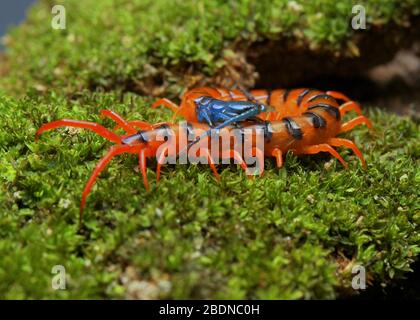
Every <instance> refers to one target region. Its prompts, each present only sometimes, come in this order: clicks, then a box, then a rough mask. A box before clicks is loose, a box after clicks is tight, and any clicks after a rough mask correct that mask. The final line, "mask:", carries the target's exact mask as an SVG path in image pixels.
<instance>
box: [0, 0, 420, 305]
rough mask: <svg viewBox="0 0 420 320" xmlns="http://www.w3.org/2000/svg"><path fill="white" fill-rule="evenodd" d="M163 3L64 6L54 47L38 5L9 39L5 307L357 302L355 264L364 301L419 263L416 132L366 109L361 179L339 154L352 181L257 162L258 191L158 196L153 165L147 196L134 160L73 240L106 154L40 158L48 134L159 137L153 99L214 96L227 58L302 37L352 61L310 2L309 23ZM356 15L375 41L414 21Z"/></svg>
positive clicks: (62, 152)
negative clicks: (35, 303)
mask: <svg viewBox="0 0 420 320" xmlns="http://www.w3.org/2000/svg"><path fill="white" fill-rule="evenodd" d="M168 3H169V2H168V1H163V0H159V1H131V2H127V1H117V0H112V1H111V0H108V1H84V2H83V4H81V3H80V2H78V1H66V2H65V6H66V9H67V15H68V17H67V26H68V28H67V29H66V30H63V31H57V30H51V29H50V15H51V13H50V11H51V10H50V5H51V4H50V2H49V1H42V2H40V3H39V4H37V5H36V6H35V7H34V8H33V9H32V10H31V13H30V14H29V17H28V20H27V21H26V22H25V23H24V24H23V25H22V26H20V27H18V28H17V29H14V30H12V31H11V34H10V35H9V36H8V37H7V41H6V42H7V43H8V51H7V68H4V70H7V73H8V76H6V77H4V78H3V79H2V80H1V87H2V89H1V90H2V91H0V117H1V118H0V121H1V124H2V126H1V127H0V145H1V148H0V181H1V184H0V188H1V189H0V226H1V228H0V235H1V236H0V256H1V257H2V258H1V259H0V297H1V298H47V299H48V298H230V299H234V298H267V299H278V298H286V299H294V298H308V299H310V298H324V299H325V298H335V297H342V296H347V295H348V294H354V293H355V290H353V289H352V288H351V280H352V276H353V275H352V273H351V272H352V268H353V267H354V266H355V265H358V264H360V265H363V266H365V267H366V272H367V279H368V285H370V284H382V285H384V286H386V285H389V284H390V283H392V282H393V281H394V280H395V279H399V278H402V277H404V276H405V275H406V274H407V273H408V272H409V271H410V265H411V264H412V263H413V261H415V259H416V258H417V256H418V254H419V252H420V230H419V223H420V210H419V201H418V199H419V196H420V194H419V193H420V192H419V189H418V185H419V183H420V172H419V170H418V168H419V150H420V148H419V139H420V133H419V132H420V131H419V125H418V123H416V122H414V121H413V120H412V119H410V118H408V117H399V116H396V115H393V114H390V113H386V112H384V111H381V110H380V109H377V108H376V107H375V106H367V108H366V113H367V115H368V116H369V117H370V118H371V119H372V121H373V123H374V125H375V130H374V131H373V132H369V131H368V130H367V128H364V127H358V128H357V129H355V130H353V131H352V132H349V133H347V134H346V135H345V136H347V137H349V138H350V139H352V140H354V141H355V142H356V143H357V145H358V146H359V147H360V149H361V150H362V151H363V153H364V154H365V157H366V160H367V161H368V167H367V169H366V170H363V169H362V167H361V166H360V163H359V162H358V160H357V158H356V157H355V156H354V155H353V154H351V153H346V152H345V151H344V150H343V151H342V152H341V153H342V154H343V156H344V158H345V160H346V161H348V162H349V163H350V169H349V170H345V169H343V168H342V167H341V166H340V164H339V162H337V161H336V160H333V159H330V158H329V157H328V156H325V155H324V156H323V155H317V156H305V157H300V158H297V157H295V156H293V155H291V154H288V155H287V157H286V159H285V160H286V161H285V166H284V167H283V168H282V169H280V170H279V169H277V168H276V167H275V163H274V161H272V159H267V160H266V167H267V169H266V172H265V174H264V176H263V177H258V178H255V179H251V180H250V179H247V177H246V176H245V174H244V173H243V172H242V170H241V169H240V168H237V167H236V166H234V165H232V166H221V167H220V168H219V171H220V173H221V182H220V183H217V182H216V180H215V179H214V177H213V176H212V173H211V170H210V169H209V168H208V167H206V166H197V165H188V166H185V165H176V166H167V167H164V169H163V173H162V179H161V182H160V183H159V185H157V184H156V183H155V182H153V181H154V178H155V173H154V170H153V168H154V166H155V163H154V162H153V161H151V162H150V164H149V170H148V172H147V174H148V176H149V179H150V181H151V190H150V191H149V192H147V191H146V190H145V189H144V187H143V185H142V183H141V179H140V177H139V173H138V172H136V171H135V168H136V167H137V160H136V158H135V157H133V156H129V155H127V156H121V157H119V158H117V159H115V160H114V161H113V162H112V163H111V165H110V166H109V167H108V169H107V170H106V171H105V172H104V173H103V174H102V175H101V177H100V178H99V179H98V182H97V184H96V186H95V187H94V188H93V192H92V194H91V195H90V196H89V200H88V203H87V208H86V214H85V220H84V228H83V229H81V230H79V229H78V214H79V202H80V196H81V192H82V189H83V186H84V184H85V182H86V180H87V177H88V176H89V174H90V172H91V171H92V169H93V168H94V166H95V164H96V163H97V161H98V159H99V158H100V157H101V156H102V154H103V153H104V152H105V150H106V149H107V148H108V147H109V146H110V143H108V142H105V141H104V140H103V139H102V138H100V137H98V136H96V135H94V134H93V133H91V132H86V131H82V130H67V129H62V130H57V131H55V132H49V133H46V134H44V135H43V136H42V137H41V139H40V141H38V142H36V141H35V140H34V134H35V132H36V129H37V128H39V126H40V125H41V124H43V123H45V122H48V121H52V120H55V119H59V118H73V119H81V120H89V121H95V122H100V123H102V124H104V125H106V126H108V127H112V125H113V124H112V123H111V122H109V121H108V120H105V119H101V118H100V117H99V116H98V113H99V110H100V109H103V108H105V107H107V108H112V109H113V110H115V111H117V112H119V113H121V114H122V115H123V116H124V117H125V118H127V119H141V120H146V121H149V122H152V123H156V122H160V121H165V120H170V118H171V115H170V114H169V112H166V111H164V110H162V109H156V110H151V109H150V104H151V103H152V102H153V101H154V98H152V97H150V95H152V94H161V93H163V92H172V93H175V94H176V93H179V92H181V91H182V89H181V88H184V86H185V85H186V84H187V83H188V82H189V81H190V80H191V79H190V78H189V76H191V77H192V78H194V77H197V75H200V77H201V78H202V79H203V81H210V80H209V79H211V80H212V81H213V80H215V79H218V77H219V78H220V77H221V75H223V72H224V71H223V70H224V69H223V68H225V67H226V62H225V61H226V60H225V58H226V57H232V56H234V57H238V56H241V54H242V53H243V52H242V53H241V51H238V49H237V48H239V47H240V46H239V47H235V46H236V45H238V44H243V43H246V42H247V41H249V43H250V45H251V44H255V43H258V42H259V41H277V39H280V38H282V39H283V38H287V39H295V38H296V37H302V39H301V41H302V42H301V44H300V45H301V46H302V48H303V47H306V48H307V49H308V48H309V49H308V50H313V52H317V51H316V50H322V51H325V52H327V51H328V52H332V53H333V54H334V55H337V56H338V57H340V56H343V57H345V56H348V53H346V52H347V51H348V43H349V41H353V39H355V38H353V36H354V34H353V31H349V30H348V28H347V24H346V23H348V10H349V9H350V12H351V6H350V7H349V5H348V4H347V3H348V2H347V1H343V2H339V3H337V1H327V0H324V1H313V2H312V1H311V2H310V4H309V2H308V4H305V5H301V9H299V10H303V12H304V13H305V14H296V12H295V11H296V5H290V3H297V2H292V1H278V3H276V2H275V1H274V3H273V4H271V3H272V1H270V2H269V1H258V2H257V1H255V2H254V1H235V2H231V3H229V2H228V3H226V4H224V3H225V2H221V1H220V2H217V1H201V2H200V4H199V5H193V4H192V3H193V2H189V1H182V2H181V1H180V2H179V3H177V5H175V6H174V5H172V6H170V9H171V10H169V9H168V6H169V4H168ZM170 3H173V1H171V2H170ZM194 3H195V2H194ZM232 8H233V9H232ZM321 8H322V10H321ZM366 8H367V10H368V15H369V16H370V17H371V18H370V19H371V20H370V23H372V24H375V25H377V26H381V25H383V26H386V25H387V24H388V23H392V24H394V23H395V24H396V25H400V24H401V25H402V28H405V27H404V24H405V23H406V22H407V21H412V17H413V16H414V14H415V13H416V10H418V8H419V6H418V2H417V1H404V2H397V1H366ZM146 9H148V11H146ZM319 12H321V13H322V14H324V15H325V16H326V17H328V19H326V20H328V22H325V21H324V20H322V21H323V23H322V24H321V25H322V26H320V25H319V24H318V23H314V22H313V21H314V20H313V19H316V16H317V15H318V14H319ZM233 13H234V14H235V15H234V17H235V19H232V16H233ZM251 13H252V14H251ZM197 17H199V19H198V18H197ZM316 21H318V20H316ZM139 28H141V30H142V32H139ZM104 30H107V33H106V35H107V36H106V37H104V36H103V34H104ZM296 30H300V31H301V32H302V34H301V35H296V34H295V33H296ZM340 30H341V31H340ZM181 31H185V32H181ZM279 41H280V40H279ZM281 41H283V40H281ZM320 48H322V49H320ZM302 50H304V49H302ZM242 57H243V55H242ZM233 60H235V59H233ZM240 67H241V64H240V63H239V64H238V68H240ZM246 68H247V67H245V69H246ZM251 69H252V68H251ZM0 70H2V68H0ZM188 70H190V71H191V72H190V73H188ZM235 70H239V69H235ZM244 72H245V71H244ZM246 72H248V71H246ZM250 72H251V71H250ZM252 72H253V71H252ZM252 72H251V73H252ZM238 74H240V75H243V74H245V73H242V71H238ZM155 77H157V78H160V79H162V80H163V83H162V85H161V86H156V83H155ZM150 79H152V80H150ZM254 80H255V79H254ZM254 80H253V81H254ZM200 81H201V80H200ZM192 83H194V81H192ZM133 84H138V85H139V87H136V86H132V85H133ZM142 86H144V88H154V89H153V90H155V91H153V92H152V91H150V92H149V91H148V90H144V92H143V89H139V88H141V87H142ZM103 89H106V90H108V91H109V92H104V90H103ZM128 91H134V92H128ZM140 92H143V95H138V93H140ZM146 92H148V93H149V95H147V94H144V93H146ZM16 95H19V96H20V97H17V96H16ZM349 116H351V115H349ZM55 265H63V266H64V267H65V268H66V271H67V288H66V290H53V289H52V287H51V280H52V276H53V274H52V273H51V270H52V268H53V266H55Z"/></svg>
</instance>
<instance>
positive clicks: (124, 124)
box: [100, 109, 137, 134]
mask: <svg viewBox="0 0 420 320" xmlns="http://www.w3.org/2000/svg"><path fill="white" fill-rule="evenodd" d="M100 113H101V115H102V116H104V117H107V118H110V119H112V120H114V121H115V122H116V123H117V126H116V127H115V128H114V131H115V130H117V129H118V128H123V129H124V130H125V132H127V133H128V134H135V133H136V132H137V131H136V129H134V128H133V127H132V126H131V125H130V123H129V122H128V121H127V120H125V119H124V118H123V117H122V116H120V115H119V114H118V113H116V112H115V111H112V110H106V109H105V110H101V111H100Z"/></svg>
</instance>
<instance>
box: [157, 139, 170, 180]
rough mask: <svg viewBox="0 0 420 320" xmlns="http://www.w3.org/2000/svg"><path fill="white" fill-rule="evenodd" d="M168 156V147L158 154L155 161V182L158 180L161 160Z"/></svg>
mask: <svg viewBox="0 0 420 320" xmlns="http://www.w3.org/2000/svg"><path fill="white" fill-rule="evenodd" d="M168 154H169V147H167V148H165V150H163V152H162V153H161V154H159V158H158V159H157V165H156V182H159V180H160V169H161V167H162V164H163V160H164V159H165V157H166V156H167V155H168Z"/></svg>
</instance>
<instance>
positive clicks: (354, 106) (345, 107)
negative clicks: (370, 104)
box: [339, 101, 363, 117]
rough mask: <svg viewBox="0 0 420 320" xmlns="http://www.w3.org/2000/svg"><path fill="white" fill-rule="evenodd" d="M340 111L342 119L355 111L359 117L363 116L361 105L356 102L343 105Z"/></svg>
mask: <svg viewBox="0 0 420 320" xmlns="http://www.w3.org/2000/svg"><path fill="white" fill-rule="evenodd" d="M339 109H340V114H341V116H342V117H343V116H344V115H345V114H346V113H347V112H349V111H355V112H356V113H357V114H358V115H359V116H361V115H363V113H362V109H361V108H360V105H359V104H358V103H356V102H354V101H348V102H346V103H343V104H342V105H341V106H340V108H339Z"/></svg>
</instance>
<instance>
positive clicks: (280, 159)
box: [271, 148, 283, 168]
mask: <svg viewBox="0 0 420 320" xmlns="http://www.w3.org/2000/svg"><path fill="white" fill-rule="evenodd" d="M271 155H272V156H273V157H275V158H276V163H277V168H281V167H283V153H282V152H281V150H280V149H278V148H275V149H274V150H273V151H272V152H271Z"/></svg>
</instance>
